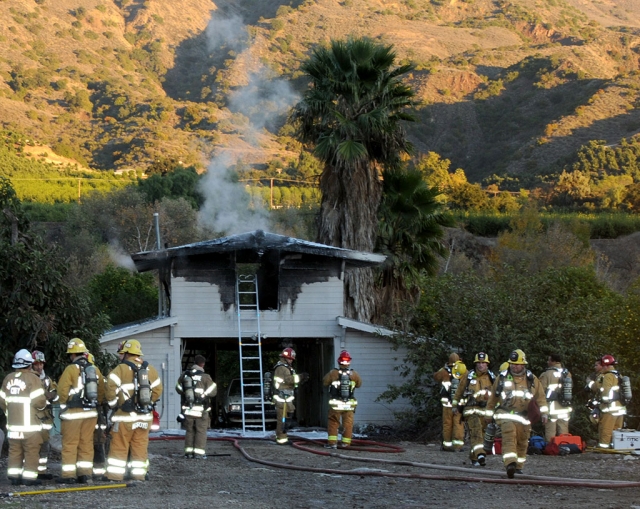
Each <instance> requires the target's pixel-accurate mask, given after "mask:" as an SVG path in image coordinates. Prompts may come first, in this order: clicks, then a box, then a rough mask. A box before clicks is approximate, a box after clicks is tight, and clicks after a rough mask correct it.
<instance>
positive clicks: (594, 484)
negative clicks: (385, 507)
mask: <svg viewBox="0 0 640 509" xmlns="http://www.w3.org/2000/svg"><path fill="white" fill-rule="evenodd" d="M289 437H290V439H292V440H293V442H292V443H293V446H294V447H295V448H296V449H300V450H305V451H309V452H313V453H314V454H320V455H323V456H331V457H338V458H340V459H346V460H351V461H365V462H375V463H387V464H398V465H406V466H413V467H421V468H434V469H439V470H453V471H459V472H462V473H467V474H470V473H473V474H474V475H473V476H470V477H466V476H465V477H460V476H451V475H429V474H417V473H396V472H381V471H372V470H364V469H353V470H339V469H332V468H319V467H307V466H302V465H292V464H289V463H278V462H276V461H269V460H264V459H260V458H255V457H253V456H251V455H250V454H249V453H248V452H247V451H246V450H245V449H244V448H243V447H242V445H240V442H241V441H246V440H259V441H270V440H268V439H266V438H253V437H208V438H207V440H212V441H219V442H231V443H232V444H233V446H234V447H235V448H236V449H237V450H238V451H239V452H240V454H242V456H243V457H244V458H245V459H246V460H248V461H251V462H252V463H259V464H261V465H266V466H269V467H273V468H280V469H285V470H297V471H301V472H313V473H316V474H329V475H357V476H369V477H392V478H404V479H424V480H430V481H450V482H479V483H488V484H511V485H513V484H519V485H531V486H568V487H576V488H596V489H603V488H608V489H614V488H640V482H631V481H612V480H602V479H600V480H593V479H570V478H556V477H542V476H520V475H519V476H518V478H516V479H505V478H504V477H500V478H492V477H482V476H483V475H487V476H491V475H493V476H498V475H499V476H504V472H496V471H493V470H488V471H484V472H482V473H480V472H478V471H477V470H472V469H468V468H462V467H449V466H446V465H439V464H429V463H414V462H410V461H394V460H383V459H381V458H362V457H355V456H347V455H344V454H339V453H337V452H333V451H332V452H329V451H313V450H311V449H310V448H307V447H304V446H303V445H301V444H303V443H305V442H306V443H314V444H318V445H320V444H324V443H325V440H312V439H306V438H303V437H295V436H292V435H289ZM183 439H184V437H182V436H171V437H157V438H155V437H154V438H150V440H183ZM361 442H365V445H364V447H365V448H366V450H372V449H373V450H374V451H375V452H381V451H382V450H384V452H392V451H390V450H388V449H390V448H391V447H389V444H382V443H379V442H371V441H366V440H365V441H360V440H355V439H354V440H353V442H352V443H354V444H355V447H354V446H352V447H349V449H350V450H354V451H356V450H362V449H356V447H360V446H359V444H360V443H361ZM374 446H375V447H374ZM392 447H396V446H392ZM378 448H379V449H378ZM402 451H403V449H402V448H400V447H397V450H396V451H393V452H402ZM477 474H481V475H480V476H478V475H477Z"/></svg>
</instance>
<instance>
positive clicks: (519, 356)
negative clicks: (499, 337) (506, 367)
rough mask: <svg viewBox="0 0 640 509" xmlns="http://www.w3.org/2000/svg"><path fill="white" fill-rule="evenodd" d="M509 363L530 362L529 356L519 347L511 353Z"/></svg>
mask: <svg viewBox="0 0 640 509" xmlns="http://www.w3.org/2000/svg"><path fill="white" fill-rule="evenodd" d="M509 364H529V363H528V362H527V356H526V355H525V354H524V352H523V351H522V350H520V349H519V348H518V349H517V350H514V351H513V352H511V354H510V355H509Z"/></svg>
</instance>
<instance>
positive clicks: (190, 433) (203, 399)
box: [176, 355, 217, 459]
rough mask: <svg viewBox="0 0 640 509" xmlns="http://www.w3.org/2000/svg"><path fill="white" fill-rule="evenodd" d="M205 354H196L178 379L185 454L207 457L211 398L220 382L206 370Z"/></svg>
mask: <svg viewBox="0 0 640 509" xmlns="http://www.w3.org/2000/svg"><path fill="white" fill-rule="evenodd" d="M205 360H206V359H205V358H204V357H203V356H202V355H196V357H195V363H194V365H193V366H192V367H191V369H189V370H187V371H185V372H184V373H182V375H180V378H179V379H178V382H177V383H176V392H177V393H178V394H180V396H181V397H182V415H183V416H184V427H185V429H186V431H187V432H186V434H185V436H184V457H185V458H196V459H207V451H206V446H207V429H209V412H210V411H211V398H213V397H214V396H215V395H216V393H217V391H216V384H215V383H214V382H213V380H212V379H211V377H210V376H209V375H208V374H207V373H205V372H204V364H205Z"/></svg>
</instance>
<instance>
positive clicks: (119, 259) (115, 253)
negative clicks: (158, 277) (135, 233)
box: [107, 241, 136, 272]
mask: <svg viewBox="0 0 640 509" xmlns="http://www.w3.org/2000/svg"><path fill="white" fill-rule="evenodd" d="M107 251H108V253H109V258H110V259H111V261H113V263H115V264H116V266H117V267H123V268H125V269H127V270H129V271H131V272H136V266H135V264H134V263H133V260H132V259H131V255H130V254H129V253H127V252H126V251H125V250H124V249H123V248H122V246H121V245H120V244H119V243H118V242H116V241H112V242H110V243H109V247H108V248H107Z"/></svg>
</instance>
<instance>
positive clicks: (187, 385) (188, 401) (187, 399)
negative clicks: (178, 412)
mask: <svg viewBox="0 0 640 509" xmlns="http://www.w3.org/2000/svg"><path fill="white" fill-rule="evenodd" d="M182 396H183V398H184V403H185V406H188V407H189V408H191V407H192V406H193V405H194V403H195V402H196V395H195V392H194V390H193V378H192V377H191V373H190V372H189V371H185V372H184V373H182Z"/></svg>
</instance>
